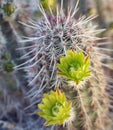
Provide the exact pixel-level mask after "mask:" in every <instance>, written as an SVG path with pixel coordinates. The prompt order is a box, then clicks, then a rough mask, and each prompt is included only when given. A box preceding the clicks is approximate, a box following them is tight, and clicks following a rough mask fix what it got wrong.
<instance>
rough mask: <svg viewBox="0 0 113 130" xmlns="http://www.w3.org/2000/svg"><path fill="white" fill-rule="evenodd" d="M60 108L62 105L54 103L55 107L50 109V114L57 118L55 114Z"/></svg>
mask: <svg viewBox="0 0 113 130" xmlns="http://www.w3.org/2000/svg"><path fill="white" fill-rule="evenodd" d="M61 107H62V104H61V103H58V102H57V103H55V105H54V106H53V107H52V114H53V115H54V116H57V114H58V113H59V111H60V109H61Z"/></svg>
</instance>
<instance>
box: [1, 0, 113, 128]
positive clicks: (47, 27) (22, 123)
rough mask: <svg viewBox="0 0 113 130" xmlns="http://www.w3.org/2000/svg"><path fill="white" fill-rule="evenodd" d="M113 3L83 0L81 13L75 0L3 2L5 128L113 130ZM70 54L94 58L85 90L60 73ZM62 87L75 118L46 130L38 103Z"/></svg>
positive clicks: (2, 83)
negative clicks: (58, 65) (45, 95)
mask: <svg viewBox="0 0 113 130" xmlns="http://www.w3.org/2000/svg"><path fill="white" fill-rule="evenodd" d="M112 2H113V1H112V0H108V1H106V0H99V1H98V0H96V1H95V0H80V1H79V3H78V8H79V10H78V12H76V11H77V8H76V6H75V4H76V3H77V1H76V0H66V1H65V0H64V2H63V1H61V0H56V1H53V0H40V1H39V0H23V1H18V0H14V1H13V0H0V71H1V72H0V130H4V129H11V130H31V129H32V130H37V129H38V130H46V129H48V130H50V129H54V130H63V129H69V130H112V129H113V126H112V125H113V124H112V120H113V107H112V98H113V97H112V94H113V80H112V79H113V58H112V56H113V53H112V52H113V50H112V48H113V44H112V23H113V19H112V18H113V17H112V14H113V13H112V8H113V7H112ZM39 3H42V6H38V5H39ZM57 5H58V7H57ZM69 7H71V10H70V9H69ZM43 8H44V9H43ZM52 10H53V11H52ZM101 10H102V11H101ZM81 14H82V15H86V16H87V17H89V18H86V17H85V16H84V17H81ZM92 15H98V17H96V18H95V16H92ZM91 20H92V21H91ZM95 25H98V27H97V29H96V26H95ZM101 29H102V30H101ZM103 29H106V30H105V31H103ZM98 37H104V38H102V39H101V38H98ZM67 50H75V51H77V52H79V51H80V52H81V51H82V52H83V54H84V55H85V57H87V56H88V57H89V59H90V60H91V65H90V67H89V68H90V69H91V76H90V77H89V78H88V79H87V80H86V82H85V83H83V84H81V85H80V87H78V85H75V86H74V87H73V84H69V83H68V81H67V79H66V78H64V77H62V76H60V75H59V74H58V71H59V70H58V67H57V64H59V63H60V58H61V56H66V55H67ZM13 66H15V67H14V68H15V69H16V70H18V71H14V70H13V69H14V68H13ZM57 87H59V88H60V89H61V91H62V92H63V93H65V95H66V98H67V99H68V100H70V101H71V102H72V108H73V110H74V112H73V114H74V120H73V121H72V124H70V126H64V127H63V126H62V125H57V123H56V125H53V126H47V127H46V126H44V125H43V124H44V122H45V120H44V119H43V118H41V117H39V116H38V115H37V114H36V113H37V112H38V111H39V108H37V104H40V103H41V101H42V99H43V94H44V93H47V94H48V93H49V92H50V91H51V90H52V89H53V91H55V90H56V88H57ZM100 124H101V125H100Z"/></svg>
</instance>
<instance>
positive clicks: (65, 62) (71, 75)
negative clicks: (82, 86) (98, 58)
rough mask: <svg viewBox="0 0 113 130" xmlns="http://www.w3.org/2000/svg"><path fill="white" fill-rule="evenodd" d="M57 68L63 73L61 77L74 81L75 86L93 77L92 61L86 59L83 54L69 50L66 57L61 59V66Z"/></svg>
mask: <svg viewBox="0 0 113 130" xmlns="http://www.w3.org/2000/svg"><path fill="white" fill-rule="evenodd" d="M57 67H58V68H59V70H60V71H61V72H59V75H61V76H64V77H65V78H66V79H67V80H69V81H74V83H75V85H76V84H77V85H78V84H79V83H80V82H82V81H84V80H85V79H86V78H88V77H89V76H90V75H91V70H89V67H90V59H89V57H85V56H84V54H83V52H76V51H74V50H68V51H67V54H66V56H64V57H61V58H60V64H57Z"/></svg>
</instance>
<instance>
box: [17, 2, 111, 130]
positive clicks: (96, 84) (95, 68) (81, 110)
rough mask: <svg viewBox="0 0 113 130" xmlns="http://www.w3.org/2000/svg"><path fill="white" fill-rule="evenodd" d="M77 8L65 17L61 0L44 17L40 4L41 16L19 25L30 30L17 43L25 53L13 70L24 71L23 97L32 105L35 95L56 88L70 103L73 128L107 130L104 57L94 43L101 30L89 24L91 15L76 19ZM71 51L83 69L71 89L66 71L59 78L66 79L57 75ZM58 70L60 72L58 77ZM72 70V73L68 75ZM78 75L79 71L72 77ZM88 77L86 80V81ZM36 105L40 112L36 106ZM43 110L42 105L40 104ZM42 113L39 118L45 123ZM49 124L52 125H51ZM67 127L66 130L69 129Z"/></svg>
mask: <svg viewBox="0 0 113 130" xmlns="http://www.w3.org/2000/svg"><path fill="white" fill-rule="evenodd" d="M77 6H78V2H77V4H76V6H75V8H74V11H73V12H72V9H71V8H70V9H69V10H68V14H65V12H64V10H63V1H61V7H57V8H56V10H57V11H56V14H54V13H53V12H52V9H51V8H49V9H50V14H46V11H45V10H44V8H43V7H42V5H40V6H39V9H40V11H41V13H42V14H43V17H42V18H41V19H40V20H39V21H38V22H34V21H33V20H29V21H28V23H29V24H28V23H27V24H26V23H22V22H21V23H22V24H23V25H26V26H28V27H30V28H33V29H34V30H33V32H32V34H31V37H25V39H23V40H21V41H20V42H21V43H24V46H23V47H20V48H19V50H24V51H25V52H26V54H24V55H23V56H22V57H21V59H25V60H26V61H25V62H24V63H22V64H20V65H18V66H16V67H15V69H16V70H21V69H24V71H25V72H26V77H27V79H28V83H29V86H32V88H31V90H30V91H29V92H28V93H27V94H28V97H30V98H31V99H32V101H33V102H35V101H36V100H37V97H38V94H40V93H41V94H42V93H44V92H46V93H47V92H49V91H50V90H51V89H56V88H57V87H59V88H61V90H62V91H64V93H65V94H66V97H67V99H70V100H71V101H72V104H73V105H72V106H73V108H74V113H73V114H74V115H76V117H75V119H74V120H73V122H74V123H72V124H73V127H74V128H75V129H77V130H107V129H108V126H109V125H110V119H109V117H108V106H107V103H108V97H107V93H106V92H105V88H106V86H107V82H106V77H105V75H104V71H103V68H102V66H106V64H103V63H102V62H101V56H102V57H106V55H105V54H101V53H100V52H99V50H101V51H103V50H105V49H104V48H99V47H98V40H101V38H98V37H97V34H98V33H100V32H102V31H103V30H101V29H100V30H97V29H96V26H94V25H93V24H92V23H91V20H92V19H94V18H95V16H89V17H87V18H86V17H85V16H83V17H80V18H77V17H76V13H77ZM26 43H27V45H26ZM99 44H101V43H99ZM72 50H74V51H75V52H77V55H79V54H80V56H78V58H79V59H78V60H76V61H74V62H77V63H78V62H80V63H81V62H82V61H83V63H82V64H81V67H79V68H80V69H83V68H84V66H85V67H86V69H85V74H86V75H85V76H84V77H82V76H83V74H84V73H83V74H82V75H80V79H79V80H78V79H77V78H75V77H73V78H74V81H76V84H74V88H73V87H72V86H71V85H70V84H68V81H67V79H69V80H70V81H73V78H72V76H71V78H70V75H69V76H68V77H67V75H68V74H69V73H68V72H67V73H65V72H63V75H66V77H67V78H66V79H65V78H63V77H62V75H61V74H62V70H64V69H65V67H66V66H67V65H66V63H67V62H68V61H69V60H70V58H71V57H70V58H67V59H66V55H68V54H69V51H70V52H72ZM71 56H73V55H71ZM87 56H88V57H87ZM61 57H63V58H64V59H66V62H64V63H63V62H62V60H63V59H62V60H61ZM85 57H87V58H86V59H85ZM84 59H85V60H84ZM89 59H90V60H89ZM63 61H65V60H63ZM60 62H61V64H60ZM74 62H73V63H74ZM63 64H64V68H63ZM69 65H70V63H69ZM58 68H59V71H61V73H60V75H59V73H58ZM74 69H76V68H74ZM77 69H78V68H77ZM88 69H90V71H89V70H88ZM74 71H75V70H72V73H74ZM78 73H79V70H78V71H77V73H76V74H78ZM74 76H75V75H74ZM88 76H90V78H87V77H88ZM81 77H82V78H81ZM85 78H86V79H87V80H86V82H85V83H84V82H83V83H82V84H81V85H80V86H81V87H79V82H81V81H82V80H84V79H85ZM44 99H45V97H44ZM44 99H43V100H44ZM33 104H34V103H33ZM33 104H31V106H32V105H33ZM38 106H39V108H41V109H42V107H41V106H40V105H38ZM43 107H45V106H44V105H43ZM44 114H45V113H44ZM44 114H40V115H41V116H42V115H43V116H42V117H44V118H45V119H46V120H48V119H47V118H46V116H45V115H44ZM54 123H56V122H54ZM50 124H53V122H51V123H50ZM56 124H57V123H56ZM68 128H69V129H70V126H68Z"/></svg>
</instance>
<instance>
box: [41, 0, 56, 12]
mask: <svg viewBox="0 0 113 130" xmlns="http://www.w3.org/2000/svg"><path fill="white" fill-rule="evenodd" d="M40 2H41V4H42V6H43V8H44V9H46V10H49V7H50V8H51V9H53V10H54V9H56V0H41V1H40Z"/></svg>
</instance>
